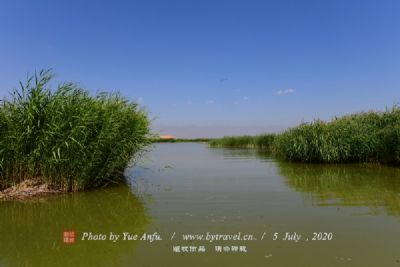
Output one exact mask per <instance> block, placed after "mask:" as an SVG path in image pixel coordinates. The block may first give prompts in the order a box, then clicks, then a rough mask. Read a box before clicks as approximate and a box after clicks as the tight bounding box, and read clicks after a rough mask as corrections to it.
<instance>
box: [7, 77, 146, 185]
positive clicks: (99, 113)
mask: <svg viewBox="0 0 400 267" xmlns="http://www.w3.org/2000/svg"><path fill="white" fill-rule="evenodd" d="M52 76H53V75H52V73H51V72H49V71H41V72H40V73H39V74H35V75H34V76H33V77H31V78H29V79H28V80H27V82H26V83H25V84H22V83H21V88H20V90H16V89H15V90H14V91H13V92H12V94H11V98H10V99H5V100H3V101H2V102H1V104H0V189H1V188H7V187H10V186H11V185H14V184H17V183H20V182H22V181H24V180H27V179H35V180H38V179H39V180H40V181H41V182H43V183H48V184H51V185H52V186H54V187H55V188H57V189H59V190H63V191H77V190H84V189H87V188H90V187H98V186H103V185H106V184H109V183H116V182H118V181H121V180H122V179H123V172H124V169H125V168H126V166H127V165H128V164H129V162H130V161H131V160H132V159H133V157H134V156H135V155H138V153H139V152H140V151H142V150H143V149H144V148H145V146H146V145H147V144H148V143H149V141H148V134H149V120H148V118H147V114H146V113H145V112H144V111H143V110H141V109H140V108H139V107H138V105H137V104H136V103H132V102H129V101H128V100H127V99H126V98H124V97H121V96H120V95H118V94H107V93H100V94H97V95H96V96H91V95H90V94H89V93H88V92H87V91H85V90H83V89H81V88H79V87H78V86H77V85H75V84H73V83H64V84H61V85H59V86H58V87H57V88H56V89H55V90H51V88H50V86H49V82H50V80H51V78H52Z"/></svg>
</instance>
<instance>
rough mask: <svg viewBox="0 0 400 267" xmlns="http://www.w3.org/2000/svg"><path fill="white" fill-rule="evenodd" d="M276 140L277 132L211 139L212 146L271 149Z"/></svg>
mask: <svg viewBox="0 0 400 267" xmlns="http://www.w3.org/2000/svg"><path fill="white" fill-rule="evenodd" d="M274 140H275V134H261V135H257V136H250V135H243V136H225V137H223V138H217V139H212V140H210V141H209V145H210V146H211V147H231V148H260V149H268V150H271V149H272V147H273V143H274Z"/></svg>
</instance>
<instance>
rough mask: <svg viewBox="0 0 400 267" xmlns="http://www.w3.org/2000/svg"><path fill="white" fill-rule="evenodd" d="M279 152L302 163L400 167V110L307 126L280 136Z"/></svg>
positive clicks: (300, 126) (343, 118)
mask: <svg viewBox="0 0 400 267" xmlns="http://www.w3.org/2000/svg"><path fill="white" fill-rule="evenodd" d="M274 147H275V151H276V152H277V153H278V154H279V155H280V156H282V157H283V158H285V159H288V160H291V161H300V162H326V163H350V162H371V163H387V164H396V165H398V164H400V108H399V107H397V106H395V107H393V108H392V109H387V110H386V111H384V112H374V111H370V112H361V113H356V114H352V115H347V116H343V117H341V118H335V119H333V120H332V121H330V122H323V121H320V120H316V121H314V122H312V123H303V124H301V125H299V126H298V127H296V128H292V129H289V130H288V131H286V132H284V133H283V134H280V135H278V136H277V138H276V140H275V143H274Z"/></svg>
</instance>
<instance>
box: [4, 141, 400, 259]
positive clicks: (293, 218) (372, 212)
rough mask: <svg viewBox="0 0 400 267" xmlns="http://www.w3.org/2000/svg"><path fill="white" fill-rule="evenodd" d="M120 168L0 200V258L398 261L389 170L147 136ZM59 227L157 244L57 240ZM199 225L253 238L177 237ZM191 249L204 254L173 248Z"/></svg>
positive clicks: (398, 186) (399, 173)
mask: <svg viewBox="0 0 400 267" xmlns="http://www.w3.org/2000/svg"><path fill="white" fill-rule="evenodd" d="M127 175H128V183H129V187H126V186H120V187H113V188H107V189H104V190H97V191H93V192H85V193H77V194H67V195H62V196H54V197H50V198H46V199H43V200H40V201H28V202H3V203H0V217H1V218H0V266H221V265H222V264H224V265H226V266H400V250H399V248H400V220H399V219H400V218H399V215H400V170H399V169H396V168H392V167H382V166H371V165H334V166H333V165H305V164H294V163H285V162H279V161H276V160H275V159H274V158H271V157H269V155H266V154H264V153H262V152H259V151H256V150H246V149H210V148H208V147H207V146H206V145H203V144H192V143H187V144H185V143H182V144H157V145H156V146H155V147H154V149H153V151H151V152H150V153H149V154H148V155H147V156H146V158H145V159H144V160H143V163H142V164H141V166H140V167H135V168H133V169H128V170H127ZM131 192H134V194H132V193H131ZM65 230H74V231H76V232H77V237H78V239H80V238H81V237H82V234H83V233H84V232H92V233H104V234H107V235H108V234H109V233H110V232H113V233H122V232H129V233H136V234H138V236H139V237H141V236H142V235H143V234H144V233H146V234H154V233H155V232H157V235H159V236H160V237H161V238H162V239H163V240H158V241H153V242H150V241H149V240H148V241H145V240H138V241H121V240H120V241H118V242H115V243H114V242H112V241H109V240H105V241H88V240H85V241H82V240H77V241H76V243H75V244H64V243H63V242H62V241H63V240H62V232H63V231H65ZM207 232H209V233H212V234H227V235H228V234H229V235H234V234H237V233H239V232H240V233H241V235H242V236H241V237H243V235H245V234H248V235H253V238H254V239H253V240H251V241H244V240H241V241H233V240H231V241H214V242H209V241H185V240H183V238H182V235H183V234H204V235H205V234H206V233H207ZM286 232H289V233H290V234H293V233H294V232H296V236H297V235H301V238H300V240H299V241H298V242H295V241H289V240H286V241H284V240H282V238H283V237H284V236H285V235H286ZM314 232H315V233H327V234H326V236H325V237H331V236H330V235H331V234H332V240H325V241H313V240H312V238H313V236H314ZM174 233H175V234H174ZM330 233H331V234H330ZM275 234H278V238H277V240H273V239H274V235H275ZM322 235H324V234H322ZM172 236H173V240H171V238H172ZM307 238H308V241H307ZM255 239H257V240H255ZM190 246H191V247H192V248H194V247H195V248H197V249H198V248H199V247H201V246H203V247H204V248H205V249H206V251H205V252H192V253H190V252H182V251H181V252H174V251H173V249H177V247H179V248H180V249H181V250H182V249H183V247H187V248H188V249H189V248H190ZM216 247H217V248H216ZM218 247H221V249H222V252H216V251H215V250H216V249H218ZM227 248H229V250H230V251H229V252H224V249H225V250H227ZM232 249H234V250H235V249H238V250H239V249H242V250H244V249H246V250H247V252H243V251H242V252H240V251H232Z"/></svg>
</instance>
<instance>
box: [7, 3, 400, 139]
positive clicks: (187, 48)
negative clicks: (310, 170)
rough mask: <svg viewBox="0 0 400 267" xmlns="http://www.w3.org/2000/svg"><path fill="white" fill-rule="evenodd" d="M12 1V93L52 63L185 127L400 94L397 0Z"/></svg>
mask: <svg viewBox="0 0 400 267" xmlns="http://www.w3.org/2000/svg"><path fill="white" fill-rule="evenodd" d="M0 3H1V6H0V94H1V95H7V92H8V91H9V90H10V89H12V88H13V87H16V86H17V85H18V81H19V80H24V79H25V78H26V76H27V74H32V73H33V72H34V71H35V70H40V69H47V68H52V69H53V70H54V72H55V73H56V80H57V81H59V82H62V81H75V82H78V83H79V84H80V85H81V86H83V87H85V88H87V89H88V90H90V91H92V92H96V91H99V90H102V91H103V90H106V91H116V90H118V91H121V92H122V94H123V95H125V96H127V97H129V98H130V99H132V100H137V101H140V102H141V104H142V105H143V106H145V107H146V109H147V110H149V111H150V112H151V117H152V118H155V121H154V125H155V128H156V129H162V130H164V132H169V133H172V134H175V135H178V136H184V137H189V136H199V135H203V136H204V135H207V133H209V135H224V134H232V133H235V134H236V133H254V132H257V131H267V130H269V129H271V130H275V129H279V128H284V127H287V126H293V125H296V124H297V123H300V122H301V121H302V120H304V121H310V120H312V119H314V118H322V119H330V118H332V117H333V116H335V115H342V114H345V113H350V112H356V111H361V110H369V109H375V110H383V109H385V107H386V106H389V107H390V106H392V105H393V104H395V103H398V102H400V15H399V12H400V1H397V0H394V1H385V0H379V1H378V0H377V1H367V0H360V1H356V0H343V1H342V0H335V1H324V0H315V1H308V0H296V1H288V0H276V1H268V0H264V1H251V0H246V1H245V0H243V1H233V0H230V1H218V0H200V1H194V0H183V1H174V0H168V1H165V0H164V1H161V0H160V1H152V0H143V1H28V0H27V1H18V0H9V1H6V0H4V1H1V2H0ZM191 129H192V130H191ZM193 129H194V130H193ZM232 129H235V130H232ZM196 133H197V134H196Z"/></svg>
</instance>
